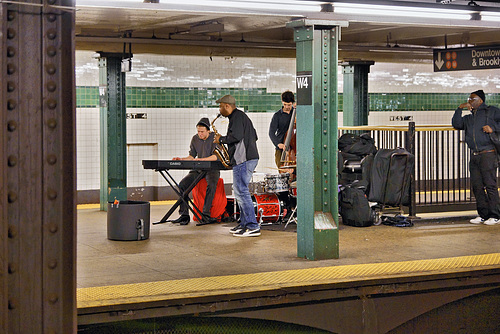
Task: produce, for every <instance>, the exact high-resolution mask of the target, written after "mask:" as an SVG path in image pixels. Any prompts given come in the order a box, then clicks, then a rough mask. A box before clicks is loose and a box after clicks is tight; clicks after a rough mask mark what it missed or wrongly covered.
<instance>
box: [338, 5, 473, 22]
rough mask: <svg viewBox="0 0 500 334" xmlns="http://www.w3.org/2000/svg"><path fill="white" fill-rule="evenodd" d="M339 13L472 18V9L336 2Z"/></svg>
mask: <svg viewBox="0 0 500 334" xmlns="http://www.w3.org/2000/svg"><path fill="white" fill-rule="evenodd" d="M333 6H334V10H333V11H334V12H335V13H338V14H353V15H371V16H397V17H415V18H434V19H450V20H470V17H471V14H472V13H473V11H471V10H458V9H439V8H426V7H408V6H391V5H372V4H361V3H344V2H334V3H333Z"/></svg>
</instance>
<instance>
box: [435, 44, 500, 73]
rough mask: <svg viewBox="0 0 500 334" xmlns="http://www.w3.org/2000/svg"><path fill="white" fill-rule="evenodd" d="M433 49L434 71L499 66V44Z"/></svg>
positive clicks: (483, 68)
mask: <svg viewBox="0 0 500 334" xmlns="http://www.w3.org/2000/svg"><path fill="white" fill-rule="evenodd" d="M433 51H434V59H433V64H434V72H442V71H465V70H486V69H492V68H500V45H492V46H483V47H473V48H459V49H434V50H433Z"/></svg>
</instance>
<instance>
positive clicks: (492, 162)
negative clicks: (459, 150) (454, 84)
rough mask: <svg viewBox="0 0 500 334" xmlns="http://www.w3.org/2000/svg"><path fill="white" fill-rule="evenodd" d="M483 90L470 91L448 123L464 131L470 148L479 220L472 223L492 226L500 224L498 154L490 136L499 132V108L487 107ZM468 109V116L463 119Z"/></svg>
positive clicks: (470, 165)
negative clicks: (463, 114)
mask: <svg viewBox="0 0 500 334" xmlns="http://www.w3.org/2000/svg"><path fill="white" fill-rule="evenodd" d="M485 100H486V96H485V94H484V92H483V91H482V90H477V91H475V92H472V93H471V94H470V96H469V98H468V99H467V102H466V103H462V104H461V105H459V106H458V108H457V110H455V114H454V115H453V118H452V119H451V124H452V125H453V127H454V128H455V129H458V130H465V141H466V142H467V146H468V147H469V148H470V149H471V159H470V161H469V171H470V182H471V185H472V191H473V193H474V196H475V197H476V208H477V212H478V214H479V216H478V217H476V218H474V219H471V221H470V222H471V223H472V224H481V223H484V224H486V225H495V224H498V223H500V220H499V219H500V211H499V209H500V208H499V205H500V199H499V196H498V188H497V165H498V161H497V152H496V151H495V146H493V143H492V142H491V139H490V136H489V134H490V133H492V132H496V131H500V109H498V108H496V107H493V106H487V105H486V104H485V103H484V101H485ZM464 108H467V109H468V110H470V111H471V114H468V115H465V116H462V110H463V109H464Z"/></svg>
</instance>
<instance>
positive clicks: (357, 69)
mask: <svg viewBox="0 0 500 334" xmlns="http://www.w3.org/2000/svg"><path fill="white" fill-rule="evenodd" d="M373 64H375V62H374V61H350V62H346V63H343V64H342V72H343V74H344V92H343V115H344V117H343V124H344V126H358V125H368V112H369V109H370V103H369V101H368V73H370V66H371V65H373Z"/></svg>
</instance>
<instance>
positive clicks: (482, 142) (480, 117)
mask: <svg viewBox="0 0 500 334" xmlns="http://www.w3.org/2000/svg"><path fill="white" fill-rule="evenodd" d="M451 125H452V126H453V127H454V128H455V129H457V130H465V141H466V142H467V146H469V148H470V149H471V150H472V151H474V152H481V151H487V150H493V149H494V148H495V147H494V146H493V144H492V143H491V140H490V136H489V135H488V134H487V133H485V132H484V131H483V126H485V125H489V126H490V127H491V128H492V129H493V131H495V132H498V131H500V109H498V108H497V107H493V106H487V105H486V104H484V103H483V104H481V105H480V106H479V108H477V110H475V111H473V112H472V113H471V114H469V115H465V116H462V108H457V110H455V114H454V115H453V118H452V119H451Z"/></svg>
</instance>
